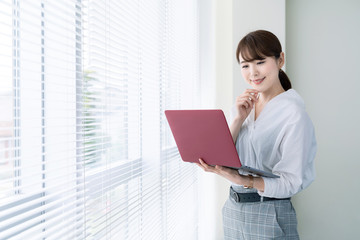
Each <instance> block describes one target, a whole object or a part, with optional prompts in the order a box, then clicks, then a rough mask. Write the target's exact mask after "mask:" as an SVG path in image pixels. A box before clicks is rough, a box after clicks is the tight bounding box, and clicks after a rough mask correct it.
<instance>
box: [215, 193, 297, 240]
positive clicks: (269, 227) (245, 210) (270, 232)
mask: <svg viewBox="0 0 360 240" xmlns="http://www.w3.org/2000/svg"><path fill="white" fill-rule="evenodd" d="M222 214H223V226H224V239H226V240H229V239H246V240H255V239H256V240H260V239H262V240H265V239H266V240H269V239H284V240H285V239H286V240H290V239H291V240H293V239H294V240H298V239H299V235H298V232H297V220H296V213H295V209H294V208H293V206H292V204H291V201H290V200H275V201H267V202H255V203H237V202H235V201H234V200H233V199H232V198H231V197H229V199H228V200H227V201H226V202H225V205H224V207H223V209H222Z"/></svg>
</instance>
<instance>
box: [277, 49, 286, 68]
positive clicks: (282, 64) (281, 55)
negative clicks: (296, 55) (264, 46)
mask: <svg viewBox="0 0 360 240" xmlns="http://www.w3.org/2000/svg"><path fill="white" fill-rule="evenodd" d="M278 61H279V68H280V69H281V68H282V67H283V66H284V64H285V54H284V52H281V53H280V57H279V59H278Z"/></svg>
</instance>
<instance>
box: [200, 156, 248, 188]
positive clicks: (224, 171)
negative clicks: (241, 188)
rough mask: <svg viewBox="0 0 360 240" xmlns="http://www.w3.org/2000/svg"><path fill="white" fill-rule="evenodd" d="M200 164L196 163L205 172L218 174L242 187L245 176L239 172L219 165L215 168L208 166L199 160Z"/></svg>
mask: <svg viewBox="0 0 360 240" xmlns="http://www.w3.org/2000/svg"><path fill="white" fill-rule="evenodd" d="M199 162H200V163H196V164H197V165H198V166H199V167H201V168H202V169H203V170H204V171H205V172H212V173H216V174H217V175H219V176H222V177H224V178H226V179H228V180H229V181H230V182H232V183H236V184H238V185H242V183H243V176H241V175H240V174H239V172H238V171H237V170H235V169H232V168H228V167H224V166H219V165H216V166H215V167H213V166H210V165H208V164H206V163H205V162H204V161H203V160H202V159H201V158H199Z"/></svg>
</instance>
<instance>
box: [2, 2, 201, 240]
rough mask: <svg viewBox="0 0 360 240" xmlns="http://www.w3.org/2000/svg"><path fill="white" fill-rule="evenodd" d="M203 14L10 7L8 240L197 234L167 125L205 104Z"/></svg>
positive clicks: (5, 149) (178, 8)
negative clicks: (170, 112) (171, 116)
mask: <svg viewBox="0 0 360 240" xmlns="http://www.w3.org/2000/svg"><path fill="white" fill-rule="evenodd" d="M197 8H198V7H197V2H196V1H192V0H186V1H180V0H178V1H170V0H151V1H141V0H135V1H134V0H121V1H115V0H96V1H95V0H87V1H85V0H83V1H81V0H73V1H68V0H66V1H65V0H62V1H51V2H48V1H21V0H4V1H1V2H0V28H1V37H0V110H1V114H0V239H29V238H36V239H40V238H44V239H45V238H49V239H196V238H197V210H196V209H197V208H196V206H195V205H194V204H193V203H194V202H196V200H197V168H195V167H194V166H193V165H191V164H185V163H183V162H182V161H181V160H180V156H179V154H178V152H177V148H176V145H175V143H174V141H173V138H172V134H171V132H170V129H169V127H168V125H167V122H166V120H165V117H164V110H165V109H179V108H195V107H197V102H199V100H198V94H197V93H198V87H197V86H198V80H199V56H198V55H199V49H198V9H197ZM190 203H191V204H190ZM185 207H186V208H187V211H186V212H184V211H183V209H184V208H185Z"/></svg>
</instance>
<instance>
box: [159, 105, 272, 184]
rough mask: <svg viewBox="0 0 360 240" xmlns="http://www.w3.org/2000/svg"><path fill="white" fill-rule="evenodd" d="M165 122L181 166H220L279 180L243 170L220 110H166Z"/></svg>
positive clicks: (252, 170) (259, 172) (251, 170)
mask: <svg viewBox="0 0 360 240" xmlns="http://www.w3.org/2000/svg"><path fill="white" fill-rule="evenodd" d="M165 115H166V118H167V120H168V123H169V126H170V129H171V131H172V133H173V136H174V139H175V142H176V145H177V147H178V149H179V153H180V156H181V158H182V160H183V161H184V162H194V163H198V162H199V158H202V159H203V160H204V161H205V162H206V163H207V164H209V165H213V166H214V165H219V166H225V167H230V168H235V169H242V170H243V171H245V172H247V173H250V174H255V175H259V176H265V177H271V178H278V177H279V176H277V175H275V174H273V173H271V172H265V171H263V170H259V169H255V168H250V167H247V166H244V165H243V166H242V165H241V162H240V159H239V155H238V153H237V151H236V147H235V144H234V142H233V139H232V136H231V133H230V129H229V126H228V124H227V122H226V119H225V116H224V113H223V111H222V110H218V109H217V110H166V111H165Z"/></svg>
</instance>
